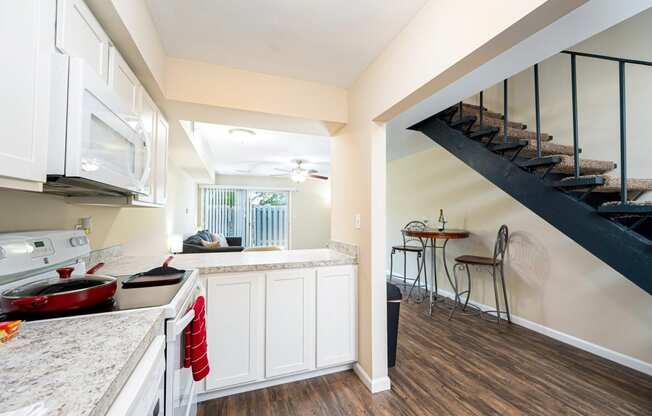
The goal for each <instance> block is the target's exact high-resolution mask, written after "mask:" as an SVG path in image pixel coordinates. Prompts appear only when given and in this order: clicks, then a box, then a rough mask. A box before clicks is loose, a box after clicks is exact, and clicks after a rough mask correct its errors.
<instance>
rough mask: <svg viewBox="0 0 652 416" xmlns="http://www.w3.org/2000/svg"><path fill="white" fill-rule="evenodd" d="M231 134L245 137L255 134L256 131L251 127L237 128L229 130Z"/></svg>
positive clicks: (240, 137)
mask: <svg viewBox="0 0 652 416" xmlns="http://www.w3.org/2000/svg"><path fill="white" fill-rule="evenodd" d="M229 134H230V135H231V136H232V137H235V138H236V139H244V138H247V137H251V136H255V135H256V132H255V131H253V130H249V129H241V128H235V129H231V130H229Z"/></svg>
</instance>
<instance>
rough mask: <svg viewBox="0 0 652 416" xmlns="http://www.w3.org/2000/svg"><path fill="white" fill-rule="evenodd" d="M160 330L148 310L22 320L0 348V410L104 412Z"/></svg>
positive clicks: (156, 314)
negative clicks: (39, 407)
mask: <svg viewBox="0 0 652 416" xmlns="http://www.w3.org/2000/svg"><path fill="white" fill-rule="evenodd" d="M162 328H163V323H162V311H161V310H158V309H149V310H141V311H130V312H121V313H112V314H100V315H92V316H81V317H75V318H69V319H54V320H46V321H35V322H25V323H23V325H22V327H21V328H20V332H19V334H18V336H16V337H15V338H14V339H12V340H10V341H9V342H8V343H7V344H5V345H4V346H0V357H1V358H2V376H0V414H1V413H4V412H9V411H12V410H17V409H20V408H23V407H26V406H30V405H34V404H37V403H40V404H42V406H43V407H44V408H46V409H47V412H45V413H44V414H46V415H57V416H59V415H74V416H85V415H93V416H95V415H104V414H106V412H107V411H108V409H109V408H110V407H111V404H112V403H113V401H114V400H115V399H116V397H117V396H118V394H119V393H120V390H121V389H122V386H123V385H124V383H125V382H126V381H127V379H128V378H129V375H130V374H131V372H132V371H133V370H134V368H136V366H137V365H138V362H139V361H140V359H141V357H142V356H143V354H144V353H145V351H146V350H147V348H148V347H149V345H150V343H151V342H152V340H153V339H154V337H155V336H156V335H158V334H159V333H161V331H162Z"/></svg>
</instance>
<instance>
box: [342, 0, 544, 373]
mask: <svg viewBox="0 0 652 416" xmlns="http://www.w3.org/2000/svg"><path fill="white" fill-rule="evenodd" d="M468 3H472V4H468V5H467V6H466V7H465V8H464V12H463V13H462V12H461V11H460V3H459V2H458V1H453V0H438V1H434V0H433V1H431V2H429V3H428V4H427V5H426V6H425V7H424V8H423V9H422V10H421V11H420V12H419V13H418V14H417V15H416V16H415V17H414V18H413V19H412V21H411V22H410V23H409V24H408V25H407V26H406V28H405V29H404V30H403V31H402V32H401V33H400V34H399V35H398V36H397V37H396V38H395V39H394V40H393V41H392V42H391V43H390V45H388V47H387V48H386V49H385V50H384V51H383V53H382V54H381V55H380V56H379V57H378V58H377V59H376V60H375V61H374V62H373V63H372V64H371V65H370V66H369V68H367V70H365V72H364V73H362V74H361V76H360V77H359V78H358V80H357V81H356V82H355V84H354V85H353V87H352V88H351V89H350V90H349V96H348V102H349V104H348V107H349V123H348V124H347V126H346V127H345V128H344V129H343V130H342V131H340V132H339V133H338V134H337V136H336V137H335V138H334V140H333V147H332V172H333V173H332V198H333V208H332V216H331V224H332V225H331V235H332V238H333V239H334V240H340V241H345V242H350V243H353V244H357V245H358V246H359V248H360V265H359V283H358V284H359V306H358V309H359V326H358V328H359V334H358V338H359V348H358V358H359V362H360V365H361V366H362V368H363V369H364V371H366V372H367V373H368V374H369V376H370V377H371V378H372V380H381V379H385V378H386V376H387V365H386V361H385V359H386V358H385V357H386V320H385V314H384V312H383V311H384V308H385V299H386V294H385V283H384V265H385V257H386V256H385V240H386V239H385V140H386V133H385V126H384V125H383V124H378V123H375V122H373V120H374V119H375V118H376V117H377V116H378V115H380V114H382V113H383V112H385V111H386V110H387V109H389V108H390V107H391V106H392V105H394V104H395V103H396V102H397V101H399V100H401V99H402V98H404V97H406V96H408V95H409V94H411V93H412V92H414V90H415V89H418V88H420V87H421V86H423V85H424V84H426V83H427V82H428V81H430V80H431V79H432V78H434V77H436V76H437V75H438V74H439V73H441V72H442V71H444V70H446V69H447V68H449V67H450V66H452V65H453V64H455V63H456V62H457V61H458V60H459V59H461V58H462V57H464V56H466V55H468V54H470V53H471V52H473V51H474V50H475V49H477V48H478V47H479V46H481V45H483V44H484V43H486V42H488V41H489V40H490V39H491V38H492V37H494V36H495V35H497V34H498V33H500V32H501V31H503V30H505V29H507V28H508V27H509V26H510V25H512V24H513V23H514V22H516V21H517V20H519V19H521V18H522V17H523V16H524V15H526V14H527V13H529V12H531V11H532V10H533V9H535V8H536V7H537V6H539V5H541V4H542V3H543V1H542V0H529V1H523V0H509V1H503V2H501V4H500V5H497V4H496V3H495V2H493V3H492V2H484V1H479V0H478V1H472V2H468ZM488 16H491V18H487V17H488ZM453 39H454V41H453ZM355 214H360V215H361V220H362V221H361V228H360V229H359V230H358V229H355V228H354V226H353V224H354V216H355Z"/></svg>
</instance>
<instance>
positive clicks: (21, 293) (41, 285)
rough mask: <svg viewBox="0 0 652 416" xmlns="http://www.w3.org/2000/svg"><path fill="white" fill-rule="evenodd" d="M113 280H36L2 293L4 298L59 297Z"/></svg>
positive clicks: (87, 277) (84, 277)
mask: <svg viewBox="0 0 652 416" xmlns="http://www.w3.org/2000/svg"><path fill="white" fill-rule="evenodd" d="M115 280H116V279H115V278H113V277H110V276H100V275H88V274H87V275H79V276H71V277H67V278H60V279H47V280H38V281H36V282H32V283H28V284H26V285H22V286H18V287H16V288H13V289H10V290H8V291H6V292H3V293H2V296H3V297H4V298H9V299H18V298H24V297H30V296H48V295H61V294H65V293H74V292H81V291H85V290H89V289H92V288H95V287H98V286H103V285H107V284H111V283H113V282H115Z"/></svg>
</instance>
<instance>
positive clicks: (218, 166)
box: [195, 123, 330, 176]
mask: <svg viewBox="0 0 652 416" xmlns="http://www.w3.org/2000/svg"><path fill="white" fill-rule="evenodd" d="M232 128H239V127H238V126H226V125H222V124H209V123H195V134H196V135H198V136H199V137H200V138H201V140H203V142H204V143H205V144H207V145H208V146H209V147H210V149H211V153H212V156H213V157H212V160H214V161H215V171H216V172H217V173H218V174H220V175H253V176H270V175H278V174H282V172H280V171H279V170H278V169H284V170H289V169H292V168H293V167H295V166H296V164H294V163H292V161H293V160H296V159H301V160H305V161H306V162H307V163H304V164H303V165H302V167H304V168H306V169H316V170H317V171H319V174H321V175H325V176H328V175H329V173H330V138H328V137H325V136H310V135H305V134H295V133H285V132H278V131H272V130H262V129H250V128H247V130H251V131H253V132H255V133H256V135H255V136H248V137H246V138H239V137H234V136H232V135H231V134H229V130H231V129H232Z"/></svg>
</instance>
